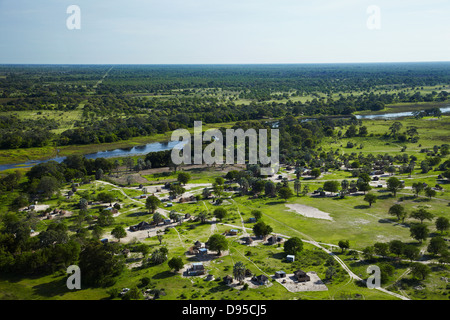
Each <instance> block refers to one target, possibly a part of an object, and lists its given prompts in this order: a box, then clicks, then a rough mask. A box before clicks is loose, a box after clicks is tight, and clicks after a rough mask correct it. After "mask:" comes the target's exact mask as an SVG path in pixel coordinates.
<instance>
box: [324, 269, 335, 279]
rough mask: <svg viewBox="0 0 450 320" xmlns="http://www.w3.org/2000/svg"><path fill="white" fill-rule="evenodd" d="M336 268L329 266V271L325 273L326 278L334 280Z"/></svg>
mask: <svg viewBox="0 0 450 320" xmlns="http://www.w3.org/2000/svg"><path fill="white" fill-rule="evenodd" d="M336 273H337V272H336V268H334V267H332V266H329V267H328V268H327V270H326V271H325V277H326V278H327V279H329V280H331V279H333V277H334V276H335V275H336Z"/></svg>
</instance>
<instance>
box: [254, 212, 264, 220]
mask: <svg viewBox="0 0 450 320" xmlns="http://www.w3.org/2000/svg"><path fill="white" fill-rule="evenodd" d="M252 216H253V217H255V219H256V221H258V220H260V219H261V218H262V212H261V211H260V210H252Z"/></svg>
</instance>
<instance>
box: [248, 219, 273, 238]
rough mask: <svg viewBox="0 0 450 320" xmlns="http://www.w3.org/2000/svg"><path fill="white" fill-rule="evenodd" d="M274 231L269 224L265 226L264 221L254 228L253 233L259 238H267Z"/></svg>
mask: <svg viewBox="0 0 450 320" xmlns="http://www.w3.org/2000/svg"><path fill="white" fill-rule="evenodd" d="M272 231H273V229H272V227H271V226H269V225H268V224H265V223H264V222H263V221H259V222H258V223H256V224H255V225H254V226H253V233H254V234H255V235H256V236H257V237H262V238H265V237H267V236H268V235H269V234H271V233H272Z"/></svg>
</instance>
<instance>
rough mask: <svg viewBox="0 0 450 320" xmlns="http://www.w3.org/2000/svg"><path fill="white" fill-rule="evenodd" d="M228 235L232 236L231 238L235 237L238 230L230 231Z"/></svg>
mask: <svg viewBox="0 0 450 320" xmlns="http://www.w3.org/2000/svg"><path fill="white" fill-rule="evenodd" d="M229 234H230V235H232V236H235V235H237V234H238V230H236V229H231V230H230V232H229Z"/></svg>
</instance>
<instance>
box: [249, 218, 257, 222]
mask: <svg viewBox="0 0 450 320" xmlns="http://www.w3.org/2000/svg"><path fill="white" fill-rule="evenodd" d="M248 222H249V223H253V222H256V218H254V217H251V218H248Z"/></svg>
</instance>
